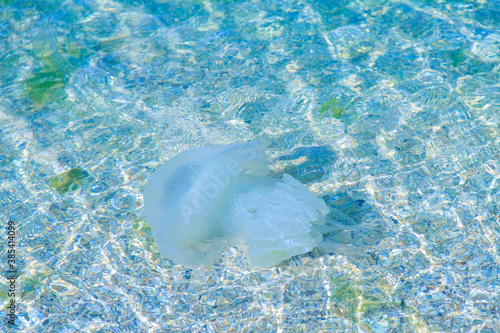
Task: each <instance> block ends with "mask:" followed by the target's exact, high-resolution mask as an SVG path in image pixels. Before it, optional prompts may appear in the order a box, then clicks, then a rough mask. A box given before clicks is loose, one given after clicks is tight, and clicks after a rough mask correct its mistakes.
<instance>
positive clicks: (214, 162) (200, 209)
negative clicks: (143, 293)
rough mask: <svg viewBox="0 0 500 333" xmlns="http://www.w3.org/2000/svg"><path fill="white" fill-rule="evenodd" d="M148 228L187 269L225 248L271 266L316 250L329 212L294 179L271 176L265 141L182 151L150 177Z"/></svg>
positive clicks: (258, 264)
mask: <svg viewBox="0 0 500 333" xmlns="http://www.w3.org/2000/svg"><path fill="white" fill-rule="evenodd" d="M144 211H145V216H146V222H147V223H148V225H149V226H150V227H151V230H152V234H153V238H154V241H155V243H156V245H157V250H158V252H159V253H160V254H162V255H163V256H164V257H166V258H168V259H170V260H172V261H173V262H174V263H176V264H181V265H200V264H210V263H213V262H214V261H215V259H216V258H217V256H218V254H219V253H220V252H221V251H223V249H224V248H226V247H227V246H233V247H236V248H238V249H239V250H241V251H242V252H243V253H245V254H246V255H247V256H248V259H249V262H250V264H251V265H252V266H256V267H269V266H273V265H276V264H278V263H280V262H281V261H283V260H285V259H289V258H290V257H292V256H295V255H299V254H304V253H307V252H309V251H311V250H312V249H313V248H314V247H316V246H317V245H318V243H320V242H321V241H322V239H323V235H322V233H323V232H325V231H326V232H327V231H331V230H334V229H337V227H336V226H335V225H334V224H332V223H330V224H329V225H326V224H325V221H326V216H327V214H328V213H329V212H330V210H329V208H328V207H327V206H326V204H325V202H324V201H323V200H322V199H320V198H318V197H317V196H316V195H315V194H314V193H312V192H311V191H309V190H308V189H307V188H306V187H305V186H304V185H303V184H301V183H300V182H299V181H298V180H296V179H295V178H293V177H292V176H290V175H288V174H284V175H283V176H282V177H281V178H274V177H271V176H270V175H269V162H268V160H267V156H266V154H265V146H264V144H263V143H262V142H261V141H252V142H249V143H233V144H228V145H219V146H205V147H199V148H195V149H191V150H187V151H184V152H181V153H180V154H178V155H176V156H174V157H173V158H172V159H171V160H169V161H167V162H166V163H165V164H163V165H162V166H160V167H159V168H158V169H157V170H156V171H155V172H153V174H152V175H151V176H150V177H149V179H148V181H147V184H146V188H145V191H144Z"/></svg>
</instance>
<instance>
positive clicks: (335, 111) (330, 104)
mask: <svg viewBox="0 0 500 333" xmlns="http://www.w3.org/2000/svg"><path fill="white" fill-rule="evenodd" d="M344 109H345V108H344V107H343V106H340V101H339V100H338V99H336V98H335V97H333V98H330V99H329V100H327V101H326V102H325V103H323V105H321V107H320V108H319V110H318V116H319V117H320V118H322V117H323V116H324V115H325V114H326V115H329V116H330V117H332V118H336V119H338V118H340V116H342V113H343V112H344Z"/></svg>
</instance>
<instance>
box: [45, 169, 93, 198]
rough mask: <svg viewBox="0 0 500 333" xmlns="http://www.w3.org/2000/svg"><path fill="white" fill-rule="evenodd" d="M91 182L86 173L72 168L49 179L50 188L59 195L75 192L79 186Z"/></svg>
mask: <svg viewBox="0 0 500 333" xmlns="http://www.w3.org/2000/svg"><path fill="white" fill-rule="evenodd" d="M91 181H92V178H91V177H90V174H89V173H88V172H87V171H85V170H82V169H79V168H73V169H70V170H68V171H64V172H61V173H60V174H58V175H56V176H55V177H52V178H50V186H52V187H53V188H55V189H56V190H57V192H58V193H59V194H64V193H66V192H68V191H69V192H73V191H76V189H77V188H78V187H79V186H82V185H87V184H89V183H90V182H91Z"/></svg>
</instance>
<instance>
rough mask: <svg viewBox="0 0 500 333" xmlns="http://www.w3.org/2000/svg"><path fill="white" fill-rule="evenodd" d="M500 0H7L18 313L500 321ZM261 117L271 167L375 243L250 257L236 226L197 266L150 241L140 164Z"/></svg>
mask: <svg viewBox="0 0 500 333" xmlns="http://www.w3.org/2000/svg"><path fill="white" fill-rule="evenodd" d="M499 8H500V3H499V2H498V1H407V2H397V1H393V2H391V1H377V0H367V1H301V0H297V1H278V0H277V1H273V0H268V1H259V0H254V1H223V0H220V1H209V0H207V1H168V0H156V1H153V0H151V1H132V0H131V1H106V0H102V1H90V0H89V1H84V0H82V1H77V0H74V1H65V2H63V1H36V2H32V1H16V0H0V78H1V81H0V126H1V127H0V130H1V132H0V140H1V144H0V178H1V184H0V204H1V209H0V216H1V221H2V223H4V224H5V226H7V221H8V220H9V219H10V220H12V221H15V222H16V223H17V228H18V233H17V235H16V242H17V257H16V264H17V266H18V269H19V277H18V279H17V285H16V290H17V298H16V300H17V303H18V307H17V314H18V319H17V322H16V323H17V325H18V328H17V329H18V330H21V331H25V332H225V331H234V332H333V331H340V332H435V331H440V332H498V331H500V313H499V310H498V309H499V305H500V278H499V275H498V274H499V265H500V257H499V252H498V244H499V240H500V220H499V215H500V212H499V204H500V185H499V178H500V162H499V156H500V150H499V148H500V139H499V138H500V127H499V123H500V86H499V82H500V80H499V76H500V75H499V72H500V29H499V28H500V10H499ZM256 137H260V138H263V139H264V140H265V141H266V143H267V145H268V147H269V157H270V160H271V161H272V171H273V172H274V173H281V172H287V173H289V174H291V175H292V176H294V177H295V178H297V179H299V180H300V181H301V182H302V183H304V184H306V186H307V187H309V188H310V189H311V190H312V191H314V192H315V193H316V194H318V196H321V197H323V198H324V199H325V201H326V202H327V203H328V204H329V205H330V206H331V207H334V208H336V209H338V210H340V211H341V212H342V213H344V214H345V215H347V216H348V217H349V218H348V219H346V222H347V223H350V224H352V223H356V224H361V225H365V226H368V228H364V229H363V230H360V231H356V232H342V233H337V234H333V235H330V236H329V237H330V238H332V240H335V241H337V242H338V243H346V244H352V245H354V246H356V247H357V248H358V249H360V250H361V251H363V252H364V253H366V254H367V255H366V256H360V255H357V254H349V253H348V254H339V253H325V252H321V251H313V252H312V253H309V254H306V255H302V256H297V257H294V258H292V259H290V260H288V261H285V262H283V263H281V264H280V265H279V266H277V267H273V268H267V269H252V268H250V267H249V265H248V262H247V261H246V259H245V257H244V256H243V255H242V254H241V253H240V252H238V250H237V249H234V248H229V249H227V250H226V251H225V252H224V253H222V254H221V255H220V258H219V260H218V261H217V263H216V264H215V265H204V266H196V267H184V266H180V265H174V264H172V263H171V262H170V261H169V260H167V259H165V258H162V257H161V256H160V255H159V254H158V253H157V252H156V250H155V247H154V243H153V241H152V238H151V233H150V231H149V230H148V227H147V225H146V224H145V222H144V221H143V218H144V212H143V201H142V191H143V189H144V185H145V183H146V179H147V177H148V176H149V175H150V174H151V173H152V172H153V171H154V170H155V169H156V168H157V167H158V166H159V165H161V164H162V163H163V162H164V161H166V160H168V159H170V158H171V157H172V156H174V155H175V154H177V153H179V152H181V151H183V150H186V149H189V148H192V147H197V146H200V145H206V144H225V143H232V142H238V141H248V140H251V139H253V138H256ZM318 147H319V148H318ZM69 170H72V171H71V172H70V171H69ZM7 239H8V238H7V230H6V229H5V228H2V232H1V238H0V244H1V245H2V247H1V251H2V258H6V257H7V250H8V247H7ZM2 260H4V261H5V262H6V261H7V259H2ZM4 266H5V265H3V264H2V269H3V267H4ZM0 284H1V285H0V287H1V288H0V297H1V298H2V302H4V304H7V302H8V301H9V297H8V296H7V294H6V293H5V292H4V290H7V289H8V284H9V283H8V281H7V278H6V274H3V277H2V278H1V279H0ZM0 314H1V315H0V317H1V318H2V321H6V318H7V312H6V310H5V306H3V307H2V311H1V312H0ZM4 329H5V330H11V328H9V326H7V325H6V326H4Z"/></svg>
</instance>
